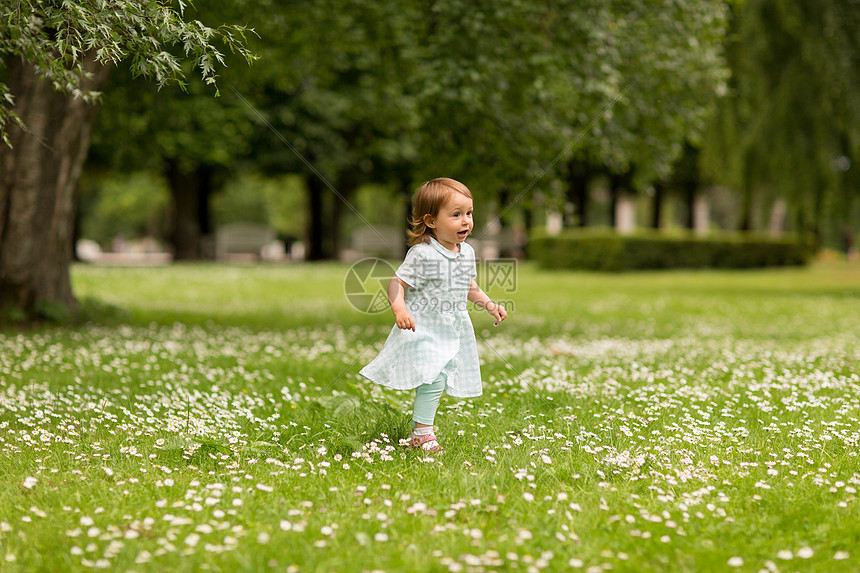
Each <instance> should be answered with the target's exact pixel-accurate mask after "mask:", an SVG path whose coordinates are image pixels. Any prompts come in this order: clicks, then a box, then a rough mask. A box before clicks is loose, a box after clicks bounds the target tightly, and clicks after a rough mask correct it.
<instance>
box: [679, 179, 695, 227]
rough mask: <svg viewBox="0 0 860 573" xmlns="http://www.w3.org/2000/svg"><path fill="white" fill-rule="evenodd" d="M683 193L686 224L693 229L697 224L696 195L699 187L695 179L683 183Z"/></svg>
mask: <svg viewBox="0 0 860 573" xmlns="http://www.w3.org/2000/svg"><path fill="white" fill-rule="evenodd" d="M681 193H682V194H683V196H684V207H685V220H684V226H685V227H686V228H687V229H690V230H692V229H693V228H695V226H696V195H697V194H698V188H697V185H696V183H695V181H685V182H683V183H682V184H681Z"/></svg>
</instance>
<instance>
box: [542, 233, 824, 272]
mask: <svg viewBox="0 0 860 573" xmlns="http://www.w3.org/2000/svg"><path fill="white" fill-rule="evenodd" d="M528 248H529V256H530V258H532V259H534V260H536V261H538V263H539V264H540V265H541V266H543V267H545V268H549V269H581V270H598V271H633V270H648V269H701V268H711V269H749V268H756V267H776V266H790V265H805V264H806V263H807V261H808V258H809V256H808V253H807V250H806V249H805V248H804V247H803V246H802V245H801V244H800V243H799V242H798V241H792V240H773V239H768V238H762V237H757V236H750V235H740V234H738V235H726V236H717V237H709V238H698V237H692V236H690V237H679V236H667V235H660V234H656V233H655V234H637V235H619V234H616V233H613V232H608V231H583V230H575V231H574V230H572V231H565V232H563V233H561V234H559V235H546V234H543V233H536V234H534V235H533V236H532V237H531V239H530V241H529V247H528Z"/></svg>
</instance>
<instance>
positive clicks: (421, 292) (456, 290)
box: [361, 177, 508, 452]
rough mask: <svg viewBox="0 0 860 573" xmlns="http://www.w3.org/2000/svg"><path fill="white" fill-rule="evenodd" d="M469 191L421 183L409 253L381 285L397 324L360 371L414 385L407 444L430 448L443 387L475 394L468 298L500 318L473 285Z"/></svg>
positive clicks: (401, 386) (448, 182)
mask: <svg viewBox="0 0 860 573" xmlns="http://www.w3.org/2000/svg"><path fill="white" fill-rule="evenodd" d="M472 226H473V223H472V193H471V192H470V191H469V189H468V188H467V187H466V186H465V185H463V184H462V183H460V182H459V181H455V180H453V179H448V178H445V177H442V178H439V179H433V180H432V181H428V182H426V183H424V184H423V185H422V186H421V187H420V188H419V189H418V192H417V193H416V195H415V198H414V201H413V206H412V221H411V227H412V228H411V229H410V230H409V231H408V234H409V246H410V249H409V252H408V253H406V259H405V260H404V261H403V264H402V265H400V268H398V269H397V272H396V273H395V276H394V277H392V279H391V282H390V283H389V284H388V301H389V302H390V303H391V310H392V311H393V312H394V319H395V322H396V323H397V324H396V326H395V327H393V328H392V329H391V333H390V334H389V335H388V339H387V340H386V341H385V346H383V348H382V351H381V352H380V353H379V355H378V356H377V357H376V358H375V359H373V361H372V362H371V363H370V364H368V365H367V366H365V367H364V368H362V370H361V374H362V376H364V377H366V378H368V379H369V380H372V381H373V382H376V383H378V384H382V385H384V386H388V387H389V388H395V389H397V390H407V389H412V388H415V406H414V408H413V414H412V434H411V435H410V439H409V445H410V446H411V447H420V448H422V449H424V450H428V451H431V452H437V451H439V450H440V449H441V446H439V442H438V441H437V440H436V436H434V435H433V421H434V419H435V417H436V410H437V409H438V407H439V400H440V399H441V398H442V392H443V391H445V392H447V393H448V394H450V395H451V396H456V397H458V398H471V397H474V396H480V395H481V369H480V365H479V364H478V347H477V344H476V342H475V331H474V329H473V328H472V322H471V320H470V319H469V313H468V309H467V306H466V305H467V300H469V301H472V302H473V303H475V305H477V306H479V307H482V308H484V309H485V310H486V311H487V312H489V313H490V314H491V315H493V317H494V318H495V319H496V324H498V323H499V322H501V321H503V320H504V319H505V318H507V316H508V313H507V312H506V311H505V309H504V307H502V306H501V305H498V304H496V303H494V302H493V301H492V300H490V298H489V297H488V296H487V295H486V294H484V292H483V291H482V290H481V289H480V288H479V287H478V285H477V284H476V283H475V277H476V276H477V273H476V270H475V251H474V250H473V249H472V247H471V246H470V245H469V244H468V243H466V242H465V240H466V237H468V236H469V233H471V231H472Z"/></svg>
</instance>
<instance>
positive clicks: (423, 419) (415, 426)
mask: <svg viewBox="0 0 860 573" xmlns="http://www.w3.org/2000/svg"><path fill="white" fill-rule="evenodd" d="M447 381H448V376H447V375H446V374H445V373H444V372H440V373H439V376H438V377H437V378H436V380H434V381H433V382H432V383H431V384H422V385H421V386H419V387H418V388H416V390H415V406H414V407H413V409H412V439H413V441H415V440H418V439H419V438H420V437H421V436H428V435H430V434H432V433H433V421H434V420H435V419H436V410H437V409H438V408H439V400H441V399H442V392H444V391H445V383H446V382H447ZM418 441H421V440H418ZM422 447H425V448H426V449H433V448H438V447H439V444H438V443H437V442H436V441H435V440H433V441H432V443H431V442H427V443H426V444H425V445H424V446H422Z"/></svg>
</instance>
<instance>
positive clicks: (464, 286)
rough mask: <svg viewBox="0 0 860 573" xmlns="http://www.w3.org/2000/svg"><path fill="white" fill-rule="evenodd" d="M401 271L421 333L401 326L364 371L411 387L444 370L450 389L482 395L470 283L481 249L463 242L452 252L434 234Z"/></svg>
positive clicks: (386, 383)
mask: <svg viewBox="0 0 860 573" xmlns="http://www.w3.org/2000/svg"><path fill="white" fill-rule="evenodd" d="M395 274H396V275H397V276H398V277H399V278H401V279H402V280H403V281H404V282H405V283H406V284H408V285H409V287H408V288H406V292H405V293H404V301H405V302H406V308H407V309H408V310H409V312H410V313H411V314H412V316H413V318H414V319H415V332H412V331H411V330H401V329H399V328H397V325H395V326H394V328H392V329H391V333H390V334H389V335H388V339H387V340H386V341H385V346H383V347H382V350H381V351H380V353H379V355H378V356H377V357H376V358H374V359H373V361H372V362H371V363H370V364H368V365H367V366H365V367H364V368H362V369H361V375H362V376H364V377H365V378H367V379H369V380H371V381H373V382H376V383H378V384H382V385H383V386H388V387H389V388H394V389H396V390H409V389H412V388H417V387H418V386H420V385H421V384H430V383H432V382H433V381H434V380H435V379H436V378H437V377H438V376H439V373H440V372H443V371H444V372H445V374H446V375H447V376H448V381H447V387H446V392H447V393H448V394H450V395H451V396H456V397H458V398H471V397H474V396H480V395H481V367H480V364H479V363H478V346H477V344H476V342H475V330H474V329H473V328H472V321H471V319H470V318H469V312H468V309H467V306H466V305H467V304H468V298H467V297H468V294H469V286H470V285H471V284H472V280H473V279H474V278H475V277H476V276H477V272H476V270H475V250H474V249H473V248H472V247H471V246H470V245H468V244H466V243H460V252H459V253H452V252H451V251H449V250H448V249H446V248H445V247H443V246H442V245H440V244H439V243H438V242H437V241H436V239H433V238H431V239H430V243H429V244H427V243H419V244H417V245H415V246H413V247H412V248H411V249H409V252H408V253H406V260H404V261H403V264H402V265H400V268H398V269H397V272H396V273H395Z"/></svg>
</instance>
